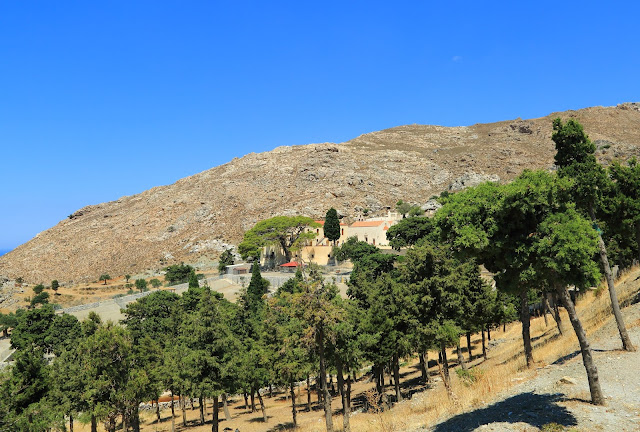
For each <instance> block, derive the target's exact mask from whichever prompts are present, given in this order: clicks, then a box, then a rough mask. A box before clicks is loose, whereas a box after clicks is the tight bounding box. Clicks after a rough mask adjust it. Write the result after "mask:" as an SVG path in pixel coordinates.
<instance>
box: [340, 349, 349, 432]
mask: <svg viewBox="0 0 640 432" xmlns="http://www.w3.org/2000/svg"><path fill="white" fill-rule="evenodd" d="M336 369H337V372H338V373H337V375H336V379H337V380H338V391H339V392H340V395H341V397H342V430H343V432H350V431H351V426H350V425H349V417H350V416H351V410H350V409H349V401H348V399H347V394H346V392H345V389H344V376H343V375H342V372H343V371H342V359H340V358H336Z"/></svg>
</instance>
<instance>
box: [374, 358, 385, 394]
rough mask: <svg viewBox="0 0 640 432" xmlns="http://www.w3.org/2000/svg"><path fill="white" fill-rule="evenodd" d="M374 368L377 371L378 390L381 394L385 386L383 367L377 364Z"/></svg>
mask: <svg viewBox="0 0 640 432" xmlns="http://www.w3.org/2000/svg"><path fill="white" fill-rule="evenodd" d="M373 369H374V371H375V375H376V377H375V378H376V392H378V394H379V395H381V394H382V391H383V388H384V386H383V385H382V378H383V377H382V367H380V366H377V365H373Z"/></svg>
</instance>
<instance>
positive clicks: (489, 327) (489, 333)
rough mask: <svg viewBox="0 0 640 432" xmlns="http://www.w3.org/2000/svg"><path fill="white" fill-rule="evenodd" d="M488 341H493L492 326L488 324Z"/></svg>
mask: <svg viewBox="0 0 640 432" xmlns="http://www.w3.org/2000/svg"><path fill="white" fill-rule="evenodd" d="M487 339H488V340H489V341H491V326H490V325H489V324H487Z"/></svg>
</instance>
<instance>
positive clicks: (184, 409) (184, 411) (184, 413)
mask: <svg viewBox="0 0 640 432" xmlns="http://www.w3.org/2000/svg"><path fill="white" fill-rule="evenodd" d="M181 398H182V403H181V404H180V405H181V408H182V426H184V427H187V400H186V399H185V397H184V396H181Z"/></svg>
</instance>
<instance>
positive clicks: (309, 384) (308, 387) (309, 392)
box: [307, 375, 311, 412]
mask: <svg viewBox="0 0 640 432" xmlns="http://www.w3.org/2000/svg"><path fill="white" fill-rule="evenodd" d="M307 411H309V412H311V380H310V379H309V375H307Z"/></svg>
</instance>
